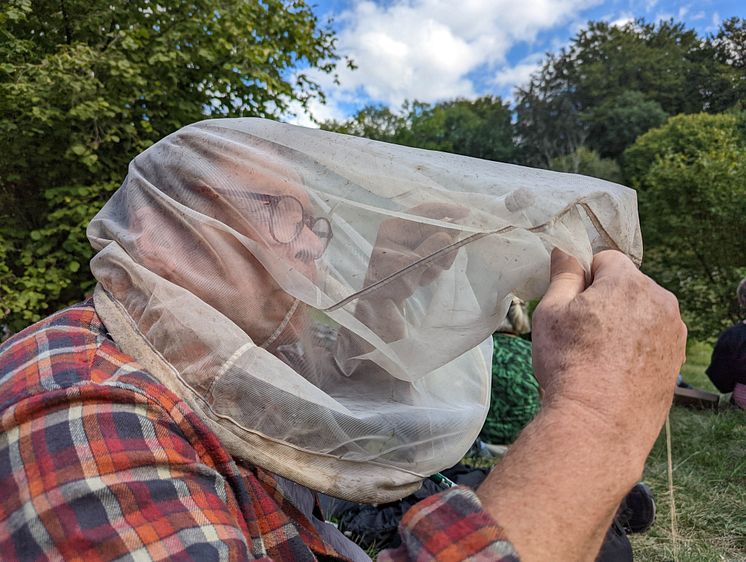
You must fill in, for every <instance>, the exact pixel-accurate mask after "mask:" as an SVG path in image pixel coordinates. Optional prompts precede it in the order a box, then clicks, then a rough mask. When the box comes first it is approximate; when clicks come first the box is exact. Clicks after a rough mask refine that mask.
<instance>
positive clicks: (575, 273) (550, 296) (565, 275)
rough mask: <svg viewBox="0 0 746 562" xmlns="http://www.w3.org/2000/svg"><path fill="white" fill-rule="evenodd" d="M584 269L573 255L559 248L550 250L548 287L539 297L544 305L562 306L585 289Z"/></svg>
mask: <svg viewBox="0 0 746 562" xmlns="http://www.w3.org/2000/svg"><path fill="white" fill-rule="evenodd" d="M585 287H586V284H585V271H584V270H583V268H582V266H581V265H580V263H579V262H578V260H576V259H575V258H574V257H572V256H571V255H569V254H566V253H565V252H563V251H562V250H560V249H559V248H555V249H554V250H552V265H551V273H550V279H549V289H547V292H546V294H545V295H544V298H543V299H541V300H542V303H543V304H544V305H545V306H549V305H555V306H564V305H566V304H567V303H569V302H570V301H571V300H573V299H574V298H575V297H576V296H578V295H579V294H580V293H582V292H583V291H584V290H585Z"/></svg>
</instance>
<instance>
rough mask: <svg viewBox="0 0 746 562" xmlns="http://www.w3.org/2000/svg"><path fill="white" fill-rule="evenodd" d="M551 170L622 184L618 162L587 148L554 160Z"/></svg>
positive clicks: (551, 163) (550, 166)
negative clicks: (602, 156)
mask: <svg viewBox="0 0 746 562" xmlns="http://www.w3.org/2000/svg"><path fill="white" fill-rule="evenodd" d="M549 169H550V170H554V171H556V172H569V173H571V174H583V175H584V176H591V177H594V178H601V179H604V180H607V181H613V182H615V183H622V170H621V168H620V167H619V164H618V163H617V162H616V160H613V159H611V158H601V157H600V156H599V155H598V152H596V151H595V150H591V149H590V148H587V147H585V146H581V147H580V148H578V149H577V150H576V151H575V152H573V153H572V154H566V155H565V156H559V157H557V158H553V159H552V160H551V161H550V162H549Z"/></svg>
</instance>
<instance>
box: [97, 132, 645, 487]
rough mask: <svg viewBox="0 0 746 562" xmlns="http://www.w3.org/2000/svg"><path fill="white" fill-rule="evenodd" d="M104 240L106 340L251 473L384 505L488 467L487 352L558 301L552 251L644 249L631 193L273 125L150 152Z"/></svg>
mask: <svg viewBox="0 0 746 562" xmlns="http://www.w3.org/2000/svg"><path fill="white" fill-rule="evenodd" d="M88 236H89V238H90V240H91V243H92V244H93V246H94V248H95V249H96V250H98V254H97V255H96V257H95V258H94V260H93V262H92V269H93V272H94V275H95V276H96V278H97V279H98V281H99V290H98V291H99V292H98V293H97V294H100V295H102V297H101V298H102V299H103V297H104V294H105V296H106V298H108V299H110V300H111V302H112V303H114V304H115V306H114V307H103V305H102V310H101V311H100V312H101V313H102V317H103V319H104V322H106V323H107V326H109V323H111V324H112V325H114V324H116V322H115V321H114V319H113V318H112V316H113V315H114V314H115V312H114V311H115V310H118V311H119V314H121V315H122V316H123V317H125V318H126V320H127V322H126V323H127V324H128V325H129V326H130V327H131V329H132V333H133V334H135V337H136V339H139V340H140V343H141V344H142V346H138V345H135V344H131V345H130V344H128V345H125V346H124V347H126V348H127V347H128V349H125V351H130V352H132V353H133V354H135V356H136V357H138V355H143V354H145V353H146V352H144V351H142V349H143V348H147V349H148V350H149V351H148V353H150V352H152V353H155V355H156V356H157V357H158V360H160V361H161V362H162V363H163V365H165V366H166V371H170V372H171V373H173V374H174V377H173V379H174V380H173V381H171V382H170V383H169V386H170V387H172V389H173V390H175V391H177V392H178V393H179V394H180V395H182V396H183V397H184V398H186V399H187V400H188V401H189V403H190V404H192V405H193V406H194V407H195V408H197V409H198V412H200V413H201V415H202V416H203V417H204V418H205V419H207V420H208V421H209V423H210V424H211V427H213V428H214V429H216V431H218V433H219V435H220V437H221V439H223V441H224V442H225V443H226V444H227V445H228V446H229V448H231V451H232V452H233V454H235V455H238V456H241V457H244V458H247V459H249V460H250V461H252V462H255V463H257V464H259V465H260V466H264V467H265V468H268V469H270V470H273V471H275V472H277V473H280V474H282V475H283V476H286V477H288V478H291V479H293V480H296V481H300V482H301V483H305V484H308V485H311V486H312V487H314V488H316V489H321V490H322V491H326V492H327V493H331V494H333V495H338V496H346V497H349V498H352V499H358V500H366V501H386V500H388V499H393V498H394V497H397V496H400V495H404V494H406V493H407V492H408V491H410V490H411V489H412V487H413V486H414V487H416V486H417V482H418V481H419V480H420V479H421V478H423V477H425V476H427V475H429V474H432V473H434V472H437V471H439V470H441V469H443V468H445V467H447V466H450V465H452V464H454V463H455V462H457V461H458V460H459V459H460V457H461V456H462V455H463V453H464V452H465V451H466V450H467V449H468V448H469V446H470V445H471V443H472V441H473V440H474V438H475V436H476V435H477V433H478V432H479V430H480V428H481V425H482V423H483V421H484V417H485V415H486V412H487V402H488V399H489V384H490V367H489V363H490V349H491V347H490V346H489V345H487V346H483V347H481V348H480V343H482V342H484V341H485V340H486V339H487V338H489V337H490V335H491V334H492V332H493V331H494V330H495V328H496V327H497V325H498V324H499V323H500V322H501V321H502V320H503V318H504V317H505V314H506V311H507V309H508V306H509V305H510V301H511V298H512V296H513V295H515V296H518V297H520V298H522V299H524V300H529V299H533V298H536V297H538V296H540V295H541V294H542V293H543V291H544V290H545V288H546V284H547V282H548V271H549V253H550V251H551V249H552V248H553V247H554V246H557V247H560V248H561V249H563V250H565V251H566V252H568V253H571V254H573V255H575V256H577V257H578V258H580V259H581V261H582V262H583V263H584V264H585V265H586V266H587V265H588V264H589V262H590V259H591V256H592V254H593V253H594V252H596V251H598V250H601V249H605V248H615V249H620V250H622V251H623V252H625V253H627V254H628V255H629V256H631V257H632V258H633V259H634V260H636V261H637V262H638V263H639V260H640V257H641V251H642V246H641V239H640V232H639V225H638V219H637V212H636V199H635V194H634V192H633V191H631V190H629V189H627V188H624V187H622V186H619V185H615V184H611V183H608V182H605V181H601V180H597V179H592V178H587V177H582V176H576V175H569V174H560V173H554V172H548V171H542V170H533V169H527V168H522V167H518V166H512V165H507V164H499V163H495V162H487V161H482V160H477V159H473V158H466V157H462V156H455V155H451V154H444V153H437V152H428V151H424V150H418V149H412V148H406V147H401V146H394V145H388V144H384V143H379V142H374V141H369V140H365V139H360V138H354V137H349V136H345V135H338V134H334V133H328V132H324V131H319V130H313V129H304V128H300V127H295V126H291V125H285V124H280V123H276V122H271V121H264V120H259V119H235V120H228V119H225V120H220V119H219V120H211V121H204V122H201V123H197V124H195V125H191V126H188V127H185V128H184V129H181V130H180V131H178V132H176V133H174V134H172V135H170V136H168V137H166V138H165V139H163V140H162V141H160V142H158V143H157V144H155V145H153V146H152V147H151V148H149V149H148V150H146V151H145V152H144V153H143V154H141V155H140V156H138V157H137V158H135V159H134V160H133V161H132V163H131V164H130V168H129V173H128V175H127V178H126V179H125V181H124V183H123V185H122V187H121V188H120V189H119V190H118V191H117V192H116V193H115V194H114V196H113V197H112V199H111V200H110V201H109V202H108V203H107V204H106V206H105V207H104V208H103V209H102V210H101V212H100V213H99V214H98V215H97V216H96V217H95V218H94V220H93V221H92V222H91V225H90V227H89V229H88ZM97 308H98V302H97ZM115 335H116V334H115ZM130 339H131V338H130ZM130 339H128V338H125V337H122V341H130ZM143 346H144V347H143ZM138 359H141V357H138ZM362 480H364V481H365V483H364V484H361V481H362ZM350 488H353V489H350Z"/></svg>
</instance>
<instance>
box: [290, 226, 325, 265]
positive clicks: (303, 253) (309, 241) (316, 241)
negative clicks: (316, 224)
mask: <svg viewBox="0 0 746 562" xmlns="http://www.w3.org/2000/svg"><path fill="white" fill-rule="evenodd" d="M292 248H293V254H294V256H295V259H297V260H299V261H302V262H303V263H311V262H313V261H315V260H317V259H319V258H320V257H321V254H323V253H324V249H325V245H324V242H323V240H321V239H320V238H319V237H318V236H316V234H314V232H313V231H312V230H311V229H310V228H308V226H306V225H303V230H302V231H301V233H300V234H299V235H298V238H296V239H295V241H294V243H293V244H292Z"/></svg>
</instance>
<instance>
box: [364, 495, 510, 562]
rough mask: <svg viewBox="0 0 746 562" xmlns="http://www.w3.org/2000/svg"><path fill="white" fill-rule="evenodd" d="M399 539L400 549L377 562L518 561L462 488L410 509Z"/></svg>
mask: <svg viewBox="0 0 746 562" xmlns="http://www.w3.org/2000/svg"><path fill="white" fill-rule="evenodd" d="M399 535H400V536H401V540H402V544H401V546H400V547H399V548H396V549H392V550H384V551H383V552H381V553H380V554H379V556H378V560H379V562H403V561H407V560H418V561H423V562H424V561H427V560H437V561H438V562H455V561H458V560H466V559H468V560H470V561H480V560H484V561H485V562H486V561H492V562H495V561H497V562H518V561H519V557H518V554H517V553H516V551H515V550H514V549H513V546H512V545H511V544H510V542H508V540H507V539H506V538H505V535H504V534H503V530H502V528H501V527H500V526H499V525H498V524H497V523H496V522H495V520H494V519H493V518H492V517H491V516H490V515H489V514H487V512H485V511H484V510H483V509H482V505H481V503H480V501H479V498H477V495H476V494H475V493H474V492H473V491H472V490H470V489H469V488H466V487H462V486H456V487H454V488H450V489H449V490H446V491H444V492H441V493H440V494H436V495H434V496H430V497H429V498H427V499H425V500H423V501H421V502H419V503H417V504H416V505H414V506H412V508H410V509H409V511H407V513H406V514H405V515H404V517H403V518H402V520H401V523H400V525H399Z"/></svg>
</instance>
